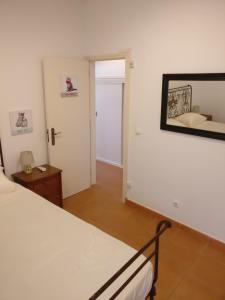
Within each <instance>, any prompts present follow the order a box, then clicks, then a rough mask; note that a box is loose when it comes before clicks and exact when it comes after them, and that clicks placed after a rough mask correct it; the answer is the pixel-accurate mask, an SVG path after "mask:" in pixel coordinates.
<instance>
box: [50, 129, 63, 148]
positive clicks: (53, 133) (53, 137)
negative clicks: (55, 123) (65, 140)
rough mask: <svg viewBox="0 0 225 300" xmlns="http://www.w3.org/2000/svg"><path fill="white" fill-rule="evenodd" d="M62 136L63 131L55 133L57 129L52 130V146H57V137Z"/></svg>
mask: <svg viewBox="0 0 225 300" xmlns="http://www.w3.org/2000/svg"><path fill="white" fill-rule="evenodd" d="M59 134H61V131H59V132H55V128H51V138H52V145H53V146H55V136H56V135H59Z"/></svg>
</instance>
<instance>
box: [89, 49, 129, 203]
mask: <svg viewBox="0 0 225 300" xmlns="http://www.w3.org/2000/svg"><path fill="white" fill-rule="evenodd" d="M88 60H89V62H90V110H91V114H90V115H91V120H90V122H91V184H92V185H94V184H96V157H97V155H96V118H97V117H96V97H95V96H96V80H95V77H99V80H100V78H101V77H104V76H103V73H101V72H103V71H104V66H106V65H107V64H108V63H109V65H110V64H111V67H108V68H109V69H110V70H108V76H106V77H107V78H105V79H103V78H101V79H103V81H104V80H105V81H107V80H110V79H111V80H114V84H117V85H118V84H120V86H121V84H122V91H123V92H122V120H121V123H122V124H121V140H122V142H121V162H120V166H119V167H121V166H122V169H121V168H120V170H122V193H121V197H120V199H121V201H122V202H125V199H126V187H127V173H128V172H127V171H128V128H129V87H130V76H131V68H132V67H133V64H132V61H131V51H130V50H127V51H125V52H121V53H119V54H114V55H104V56H93V57H88ZM122 61H123V63H122ZM98 62H99V63H100V64H101V65H102V69H101V71H99V72H98V73H97V74H96V71H95V68H96V63H98ZM118 65H120V71H117V73H115V72H116V71H115V69H119V66H118ZM96 75H97V76H96ZM97 113H98V112H97ZM111 126H112V124H111Z"/></svg>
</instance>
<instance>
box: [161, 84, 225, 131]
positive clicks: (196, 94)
mask: <svg viewBox="0 0 225 300" xmlns="http://www.w3.org/2000/svg"><path fill="white" fill-rule="evenodd" d="M167 101H168V103H167V124H169V125H175V126H183V127H190V128H197V129H202V130H209V131H214V132H223V133H225V81H176V80H170V81H169V88H168V100H167ZM178 122H180V123H181V124H179V123H178Z"/></svg>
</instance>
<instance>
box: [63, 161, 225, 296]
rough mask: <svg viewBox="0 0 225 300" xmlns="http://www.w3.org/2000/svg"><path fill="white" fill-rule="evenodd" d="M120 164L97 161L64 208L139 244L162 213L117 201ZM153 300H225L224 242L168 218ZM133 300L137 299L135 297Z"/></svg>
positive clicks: (119, 188) (120, 188) (132, 242)
mask: <svg viewBox="0 0 225 300" xmlns="http://www.w3.org/2000/svg"><path fill="white" fill-rule="evenodd" d="M121 183H122V172H121V169H119V168H117V167H114V166H110V165H107V164H104V163H100V162H97V184H96V185H95V186H93V187H91V188H90V189H88V190H85V191H83V192H81V193H78V194H76V195H74V196H72V197H70V198H67V199H65V200H64V208H65V209H66V210H67V211H69V212H71V213H72V214H74V215H76V216H78V217H80V218H81V219H83V220H85V221H86V222H89V223H91V224H93V225H95V226H96V227H98V228H100V229H101V230H103V231H105V232H107V233H108V234H110V235H112V236H114V237H116V238H118V239H119V240H122V241H123V242H125V243H127V244H129V245H130V246H132V247H134V248H136V249H139V248H140V247H141V246H142V245H143V244H144V243H145V242H146V241H148V240H149V239H150V238H151V236H152V235H153V234H154V230H155V227H156V224H157V223H158V221H159V220H160V219H161V217H160V216H159V215H157V214H155V213H154V212H151V211H148V210H146V209H145V208H142V207H139V206H137V205H134V204H132V203H130V202H129V203H126V204H122V202H121V200H120V199H121V192H122V184H121ZM160 250H161V251H160V262H159V279H158V283H157V296H156V297H155V299H156V300H165V299H169V300H201V299H204V300H217V299H218V300H222V299H223V300H225V245H224V244H223V245H222V244H220V243H218V242H216V241H213V240H211V239H210V238H208V237H205V236H203V235H201V234H199V233H197V232H195V231H192V230H189V229H187V228H185V227H184V226H182V225H179V224H177V223H175V222H173V227H172V229H169V230H168V231H167V232H166V233H165V234H164V236H163V237H162V239H161V247H160ZM137 300H138V299H137Z"/></svg>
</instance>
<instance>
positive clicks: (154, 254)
mask: <svg viewBox="0 0 225 300" xmlns="http://www.w3.org/2000/svg"><path fill="white" fill-rule="evenodd" d="M171 226H172V224H171V222H170V221H167V220H162V221H160V222H159V224H158V225H157V227H156V233H155V235H154V237H153V238H152V239H151V240H150V241H149V242H147V243H146V244H145V245H144V246H143V247H142V248H141V249H140V250H139V251H138V252H137V253H136V254H135V255H134V256H133V257H132V258H131V259H130V260H128V262H126V263H125V264H124V265H123V266H122V267H121V268H120V269H119V270H118V271H117V272H116V273H115V274H114V275H113V276H112V277H111V278H110V279H109V280H108V281H106V283H105V284H104V285H103V286H102V287H101V288H100V289H99V290H98V291H97V292H96V293H94V295H93V296H91V297H90V298H89V299H88V300H95V299H97V298H98V297H99V296H100V295H101V294H102V293H103V292H104V291H105V290H106V289H107V288H108V287H109V286H110V285H111V284H112V283H113V282H114V281H115V280H116V279H117V278H118V277H119V276H120V275H121V274H122V273H123V272H124V271H125V270H126V269H127V268H128V267H129V266H130V265H131V264H132V263H133V262H134V261H135V260H136V259H137V258H138V257H139V256H141V255H142V254H143V253H144V252H145V250H146V249H148V248H149V247H150V246H151V245H152V244H153V243H155V244H154V250H153V251H152V252H151V254H149V255H148V256H147V257H146V259H145V260H144V262H143V263H142V264H141V265H140V266H139V267H138V268H137V269H136V270H135V271H134V272H133V273H132V274H131V275H130V277H129V278H128V279H127V280H126V281H125V282H124V283H123V285H122V286H121V287H120V288H119V289H118V290H117V291H116V292H115V293H114V294H113V295H112V296H111V298H109V300H113V299H115V298H116V297H117V296H118V295H119V294H120V293H121V292H122V291H123V290H124V288H125V287H126V286H127V285H128V284H129V282H130V281H131V280H132V279H133V278H134V277H135V276H136V275H137V274H138V273H139V272H140V271H141V269H142V268H143V267H144V266H145V265H146V263H147V262H148V261H150V259H152V258H153V257H154V275H153V281H152V287H151V290H150V291H149V293H148V295H147V296H146V298H147V297H149V296H150V300H154V296H155V295H156V287H155V283H156V281H157V279H158V260H159V237H160V235H161V234H162V233H163V232H164V231H165V230H166V229H167V228H170V227H171Z"/></svg>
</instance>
